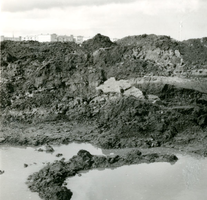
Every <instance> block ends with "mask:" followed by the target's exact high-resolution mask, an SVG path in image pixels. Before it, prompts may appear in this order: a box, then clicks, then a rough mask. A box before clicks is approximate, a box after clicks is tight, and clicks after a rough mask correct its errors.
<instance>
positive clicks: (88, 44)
mask: <svg viewBox="0 0 207 200" xmlns="http://www.w3.org/2000/svg"><path fill="white" fill-rule="evenodd" d="M112 46H115V44H114V43H113V42H112V41H111V40H110V39H109V37H107V36H103V35H101V34H97V35H95V36H94V37H93V38H92V39H89V40H87V41H85V42H83V44H82V47H83V48H85V49H87V50H88V51H91V52H94V51H95V50H98V49H100V48H108V47H112Z"/></svg>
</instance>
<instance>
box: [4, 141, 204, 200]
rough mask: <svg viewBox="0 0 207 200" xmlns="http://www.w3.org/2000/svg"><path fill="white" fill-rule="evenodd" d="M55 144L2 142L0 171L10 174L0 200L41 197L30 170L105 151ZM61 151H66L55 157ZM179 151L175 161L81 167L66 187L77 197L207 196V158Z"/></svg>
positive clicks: (159, 199)
mask: <svg viewBox="0 0 207 200" xmlns="http://www.w3.org/2000/svg"><path fill="white" fill-rule="evenodd" d="M53 148H54V150H55V151H54V153H52V154H51V153H46V152H39V151H37V149H35V148H31V147H27V148H20V147H1V148H0V155H1V162H0V163H1V164H0V170H4V171H5V173H4V174H2V175H0V199H2V200H3V199H5V200H6V199H7V200H27V199H31V200H40V198H39V196H38V194H37V193H32V192H30V190H29V189H28V188H27V185H26V184H25V182H26V180H27V177H28V176H29V175H30V174H32V173H34V172H36V171H39V170H40V169H41V168H42V167H44V166H45V165H46V163H48V162H53V161H54V160H59V159H62V158H63V157H64V158H66V160H67V159H69V158H71V157H72V156H73V155H76V154H77V152H78V151H79V150H80V149H85V150H87V151H89V152H90V153H91V154H96V155H103V152H104V154H105V153H106V152H105V151H102V150H101V149H99V148H96V147H94V146H92V145H90V144H85V143H82V144H78V143H71V144H69V145H61V146H53ZM58 153H62V154H63V156H61V157H56V155H57V154H58ZM177 156H178V158H179V160H178V161H177V162H176V163H175V164H174V165H171V164H169V163H164V162H163V163H152V164H139V165H131V166H123V167H120V168H116V169H97V170H91V171H89V172H82V176H78V175H77V176H74V177H72V178H69V179H67V180H66V182H67V184H68V185H67V187H68V188H70V189H71V190H72V192H73V196H72V200H135V199H138V200H141V199H143V200H166V199H167V200H195V199H199V200H206V199H207V190H206V186H207V168H206V166H207V159H204V158H199V157H195V156H190V155H181V154H179V153H178V154H177ZM24 164H27V165H28V166H27V167H25V166H24Z"/></svg>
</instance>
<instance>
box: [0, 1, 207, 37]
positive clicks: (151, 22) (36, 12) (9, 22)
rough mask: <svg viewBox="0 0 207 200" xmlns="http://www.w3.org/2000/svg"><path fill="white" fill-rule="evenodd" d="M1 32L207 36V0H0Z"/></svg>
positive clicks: (11, 33) (88, 35)
mask: <svg viewBox="0 0 207 200" xmlns="http://www.w3.org/2000/svg"><path fill="white" fill-rule="evenodd" d="M0 2H1V4H0V6H1V7H0V8H1V12H0V34H1V35H4V36H10V37H11V36H13V35H14V36H15V37H16V36H25V35H35V34H48V33H49V34H52V33H56V34H58V35H74V36H77V35H83V36H85V37H93V36H95V35H96V34H97V33H101V34H103V35H106V36H109V37H110V38H123V37H126V36H129V35H140V34H156V35H167V36H170V37H171V38H174V39H177V40H186V39H189V38H202V37H207V0H0Z"/></svg>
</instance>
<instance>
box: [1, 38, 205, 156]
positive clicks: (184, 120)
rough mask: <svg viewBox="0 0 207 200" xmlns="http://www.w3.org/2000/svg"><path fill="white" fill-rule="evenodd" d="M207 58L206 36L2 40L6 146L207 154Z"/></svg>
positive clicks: (2, 88)
mask: <svg viewBox="0 0 207 200" xmlns="http://www.w3.org/2000/svg"><path fill="white" fill-rule="evenodd" d="M206 58H207V38H201V39H192V40H188V41H183V42H178V41H175V40H173V39H171V38H169V37H167V36H156V35H140V36H130V37H126V38H123V39H121V40H118V41H117V42H116V43H113V42H111V41H110V40H109V38H108V37H106V36H103V35H101V34H97V35H96V36H95V37H94V38H92V39H90V40H88V41H85V42H84V43H83V44H82V46H79V45H77V44H75V43H70V42H69V43H68V42H67V43H60V42H55V43H39V42H34V41H27V42H12V41H4V42H2V43H1V101H0V102H1V138H0V142H1V143H9V144H21V145H40V144H44V143H45V142H53V143H67V142H70V141H89V142H91V143H93V144H96V145H99V146H100V147H102V148H125V147H145V148H151V147H157V146H171V147H175V148H187V147H188V148H194V150H195V151H196V150H197V151H199V149H202V153H203V154H204V155H206V145H205V144H206V142H207V141H206V140H207V132H206V129H207V106H206V105H207V59H206ZM61 123H62V124H64V125H60V124H61ZM76 129H77V130H79V129H80V130H79V131H75V130H76ZM43 130H44V131H43ZM198 144H199V145H198Z"/></svg>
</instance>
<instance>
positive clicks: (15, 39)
mask: <svg viewBox="0 0 207 200" xmlns="http://www.w3.org/2000/svg"><path fill="white" fill-rule="evenodd" d="M5 40H10V41H21V40H22V39H21V36H19V37H14V36H13V37H6V36H3V35H2V36H1V42H2V41H5Z"/></svg>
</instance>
